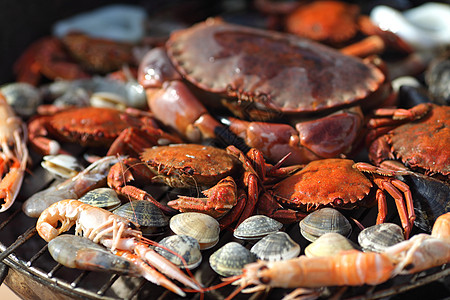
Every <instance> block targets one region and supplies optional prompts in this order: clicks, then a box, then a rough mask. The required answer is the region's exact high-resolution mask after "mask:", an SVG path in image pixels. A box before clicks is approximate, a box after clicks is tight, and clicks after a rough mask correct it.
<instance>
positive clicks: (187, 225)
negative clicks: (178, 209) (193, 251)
mask: <svg viewBox="0 0 450 300" xmlns="http://www.w3.org/2000/svg"><path fill="white" fill-rule="evenodd" d="M169 226H170V229H171V230H172V231H173V232H174V233H175V234H185V235H188V236H191V237H193V238H194V239H196V240H197V241H198V243H199V245H200V249H201V250H205V249H209V248H212V247H214V246H215V245H216V244H217V242H218V241H219V233H220V227H219V222H217V221H216V219H214V218H213V217H211V216H209V215H206V214H202V213H197V212H187V213H181V214H178V215H175V216H173V217H172V218H171V219H170V223H169Z"/></svg>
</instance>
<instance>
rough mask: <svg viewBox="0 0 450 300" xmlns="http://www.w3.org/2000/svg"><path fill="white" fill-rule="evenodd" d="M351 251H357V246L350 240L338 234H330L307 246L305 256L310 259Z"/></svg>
mask: <svg viewBox="0 0 450 300" xmlns="http://www.w3.org/2000/svg"><path fill="white" fill-rule="evenodd" d="M351 249H355V245H354V243H353V242H352V241H350V240H349V239H348V238H346V237H345V236H343V235H342V234H339V233H336V232H328V233H325V234H323V235H321V236H320V237H319V238H317V240H315V241H314V242H312V243H311V244H309V245H308V246H306V248H305V255H306V256H308V257H314V256H333V255H336V254H338V253H339V252H341V251H346V250H351Z"/></svg>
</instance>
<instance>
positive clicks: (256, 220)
mask: <svg viewBox="0 0 450 300" xmlns="http://www.w3.org/2000/svg"><path fill="white" fill-rule="evenodd" d="M282 227H283V224H281V223H280V222H278V221H277V220H274V219H272V218H269V217H267V216H264V215H255V216H251V217H249V218H247V219H245V220H244V221H243V222H242V223H241V224H239V226H238V227H237V228H236V229H235V230H234V233H233V235H234V237H235V238H238V239H243V240H258V239H261V238H263V237H265V236H266V235H268V234H271V233H275V232H277V231H279V230H280V229H281V228H282Z"/></svg>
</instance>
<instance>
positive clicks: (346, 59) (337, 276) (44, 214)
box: [0, 0, 450, 299]
mask: <svg viewBox="0 0 450 300" xmlns="http://www.w3.org/2000/svg"><path fill="white" fill-rule="evenodd" d="M406 2H407V1H406ZM399 3H400V2H398V3H397V4H399ZM252 9H253V11H252V13H253V14H256V15H257V17H256V20H257V21H254V22H255V23H254V24H248V22H250V19H248V18H245V17H244V19H246V20H245V21H246V22H245V25H242V24H241V23H239V20H240V19H239V18H229V16H226V15H224V16H212V17H210V18H206V19H204V20H200V21H199V22H196V23H195V24H182V23H175V24H173V26H172V27H170V26H168V27H170V28H173V29H172V30H170V31H168V32H166V35H165V36H163V37H161V36H160V35H157V36H152V35H151V33H150V32H148V31H147V27H146V26H145V25H146V24H147V23H148V22H150V21H151V18H152V17H151V16H150V15H149V14H148V12H146V11H145V10H144V9H143V8H140V7H138V6H132V5H111V6H107V7H103V8H99V9H97V10H95V11H92V12H89V13H85V14H82V15H78V16H75V17H73V18H70V19H67V20H62V21H60V22H58V23H57V24H55V26H54V28H53V34H52V35H51V36H47V37H43V38H41V39H40V40H38V41H36V42H34V43H33V44H32V45H30V46H29V47H28V48H27V49H26V50H25V51H24V52H23V53H22V54H21V55H20V57H19V58H18V60H17V61H16V62H15V65H14V75H15V77H16V82H13V83H8V84H4V85H2V86H1V87H0V105H1V106H0V142H1V143H0V151H1V152H0V167H1V168H0V175H1V179H0V180H1V182H0V197H1V200H2V201H1V209H0V211H1V212H3V211H6V210H8V209H9V208H10V207H11V206H12V205H13V204H14V203H16V204H17V203H19V202H22V203H21V205H22V210H23V212H24V213H25V214H26V215H27V216H28V217H30V218H36V219H37V221H36V229H37V232H38V234H39V235H40V236H41V237H42V238H43V239H44V240H45V241H46V242H48V251H49V252H50V254H51V256H52V257H53V258H54V259H55V260H56V261H57V262H59V263H61V264H63V265H64V266H67V267H69V268H79V269H84V270H93V271H102V272H110V273H119V274H123V275H126V276H133V277H144V278H145V279H147V280H148V281H150V282H152V283H153V284H156V285H160V286H163V287H164V288H166V289H168V290H170V291H171V292H173V293H175V294H177V295H179V296H183V297H185V296H187V294H188V293H209V292H210V291H212V290H215V289H220V288H222V287H223V286H229V285H231V284H233V285H237V287H236V289H235V290H234V292H233V293H232V294H230V295H229V298H232V297H234V296H236V295H237V294H239V293H241V292H242V293H255V292H260V291H266V290H267V289H268V288H283V289H286V293H285V294H287V295H286V297H285V298H286V299H295V298H302V299H303V297H308V299H309V298H315V297H321V296H323V297H324V296H326V287H336V286H338V287H340V286H361V285H379V284H382V283H384V282H386V281H388V280H390V279H391V278H394V277H397V276H403V275H405V274H415V273H418V272H421V271H424V270H428V269H430V268H433V267H439V266H443V267H445V266H446V264H448V263H450V186H449V184H450V180H449V174H450V107H449V106H448V105H449V103H450V92H449V84H450V82H449V74H450V73H449V72H450V67H449V66H450V63H449V61H450V55H449V53H450V52H449V49H448V46H450V37H449V32H450V23H448V22H449V21H448V20H450V5H448V4H444V3H427V4H424V5H421V6H416V7H390V6H384V5H379V6H376V7H374V8H373V9H371V11H370V12H367V14H366V13H365V12H363V11H362V7H360V6H358V5H356V4H349V3H346V2H339V1H312V2H303V1H299V2H291V1H271V0H256V1H254V3H252ZM419 14H420V16H421V17H418V15H419ZM437 14H442V15H443V17H442V18H436V15H437ZM424 16H428V19H427V20H425V21H424V20H423V19H426V18H424ZM446 16H447V17H446ZM431 19H433V20H434V21H436V24H434V25H435V26H434V27H433V28H430V29H428V28H425V26H424V24H425V23H423V22H430V20H431ZM251 20H253V19H251ZM240 21H241V22H242V23H244V22H243V21H244V20H240ZM388 21H390V22H391V23H389V22H388ZM114 22H116V23H114ZM421 22H422V23H421ZM124 24H125V25H124ZM120 26H122V27H120ZM33 166H34V168H44V169H45V170H46V172H47V174H48V175H49V176H52V178H53V179H52V183H51V184H50V185H49V186H46V187H44V188H42V189H41V190H40V191H38V192H36V193H34V194H33V195H32V196H31V197H29V198H27V199H22V198H21V196H20V191H21V187H22V183H23V182H24V179H26V178H32V176H33V174H31V173H27V172H26V170H27V168H28V169H31V168H33ZM162 189H164V190H169V191H170V192H169V193H168V194H165V196H162V197H161V190H162ZM361 207H364V208H370V209H374V210H376V211H377V214H376V218H373V223H372V224H361V223H360V222H359V221H358V220H357V219H354V218H352V217H351V216H350V215H349V214H348V213H347V212H348V211H351V210H356V209H359V208H361ZM388 209H389V210H392V209H394V210H396V211H395V212H392V211H388ZM390 215H391V216H392V215H394V217H391V218H389V216H390ZM392 220H393V221H392ZM289 226H290V227H291V228H292V227H293V226H295V227H298V231H299V232H300V234H301V238H302V241H303V244H306V245H307V246H306V247H303V246H302V245H300V243H299V241H298V240H295V239H294V238H293V237H291V236H290V235H289V234H288V233H287V230H286V228H287V227H289ZM227 231H228V232H232V233H233V238H232V240H230V241H229V242H228V243H225V244H223V243H222V244H219V241H220V238H221V234H222V233H223V232H227ZM355 232H357V233H358V234H354V233H355ZM352 233H353V236H357V240H355V239H351V238H350V236H351V234H352ZM67 245H70V247H67ZM207 249H210V251H211V254H210V255H208V256H207V255H205V253H206V252H205V250H207ZM205 261H206V262H207V263H209V267H210V268H211V269H212V270H214V272H216V273H217V274H218V275H219V276H221V277H222V278H223V283H222V284H218V285H214V286H204V284H202V282H199V281H198V279H196V278H195V277H194V276H193V275H192V271H193V270H195V269H196V268H198V267H199V266H200V265H201V264H202V262H203V263H205Z"/></svg>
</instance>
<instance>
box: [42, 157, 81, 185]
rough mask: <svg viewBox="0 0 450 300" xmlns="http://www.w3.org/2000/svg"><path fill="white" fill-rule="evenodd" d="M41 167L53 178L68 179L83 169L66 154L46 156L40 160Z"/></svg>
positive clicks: (75, 160) (74, 159)
mask: <svg viewBox="0 0 450 300" xmlns="http://www.w3.org/2000/svg"><path fill="white" fill-rule="evenodd" d="M41 166H42V167H43V168H44V169H46V170H47V171H48V172H49V173H50V174H52V175H53V176H54V177H55V178H64V179H66V178H70V177H73V176H75V175H77V174H78V173H79V172H80V171H82V170H83V169H84V167H83V166H82V165H81V164H80V163H79V162H78V160H77V159H76V158H75V157H73V156H71V155H67V154H57V155H46V156H44V157H43V158H42V162H41Z"/></svg>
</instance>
